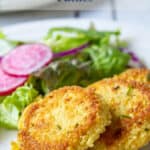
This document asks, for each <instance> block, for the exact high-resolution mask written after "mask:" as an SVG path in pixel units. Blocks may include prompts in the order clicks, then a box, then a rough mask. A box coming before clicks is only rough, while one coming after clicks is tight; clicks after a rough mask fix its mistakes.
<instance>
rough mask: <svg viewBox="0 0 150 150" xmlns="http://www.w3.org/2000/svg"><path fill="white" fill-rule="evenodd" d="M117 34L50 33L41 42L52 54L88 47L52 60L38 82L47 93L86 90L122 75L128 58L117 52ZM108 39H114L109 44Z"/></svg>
mask: <svg viewBox="0 0 150 150" xmlns="http://www.w3.org/2000/svg"><path fill="white" fill-rule="evenodd" d="M119 34H120V33H119V31H114V32H99V31H96V30H94V29H92V30H91V29H90V30H82V29H77V28H67V27H62V28H52V29H50V31H49V32H48V35H47V36H46V37H45V39H44V42H45V43H46V44H48V45H49V46H50V47H51V48H52V50H53V51H54V52H62V51H65V50H66V49H67V50H68V49H72V48H73V47H77V46H79V45H81V44H85V42H90V46H89V47H88V48H85V49H84V50H82V51H80V52H78V53H77V54H74V55H67V56H66V57H61V58H58V59H56V60H54V61H53V63H51V64H50V65H49V66H48V67H47V68H45V69H44V70H43V71H42V72H41V74H40V75H39V76H40V78H41V79H43V80H46V83H47V85H48V87H49V90H52V89H55V88H59V87H61V86H64V85H80V86H87V85H89V84H91V83H93V82H95V81H97V80H100V79H102V78H105V77H111V76H113V75H114V74H118V73H120V72H122V71H124V70H125V69H126V68H127V65H128V62H129V60H130V55H128V54H127V53H123V52H122V51H120V49H119V46H120V43H121V42H120V40H119ZM112 38H114V39H115V40H113V42H112ZM83 41H84V42H83Z"/></svg>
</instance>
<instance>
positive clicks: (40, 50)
mask: <svg viewBox="0 0 150 150" xmlns="http://www.w3.org/2000/svg"><path fill="white" fill-rule="evenodd" d="M52 57H53V54H52V52H51V50H50V49H49V47H47V46H46V45H44V44H26V45H22V46H19V47H17V48H15V49H14V50H13V51H12V52H10V53H9V54H8V55H6V56H5V57H4V58H3V59H2V68H3V70H4V71H5V72H6V73H8V74H10V75H15V76H26V75H29V74H31V73H33V72H35V71H37V70H38V69H40V68H42V67H43V66H45V65H46V64H48V63H49V62H50V61H51V59H52Z"/></svg>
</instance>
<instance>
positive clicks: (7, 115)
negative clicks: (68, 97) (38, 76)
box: [0, 85, 38, 129]
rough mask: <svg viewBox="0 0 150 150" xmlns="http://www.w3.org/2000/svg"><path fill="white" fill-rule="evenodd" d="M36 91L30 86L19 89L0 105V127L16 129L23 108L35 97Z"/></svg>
mask: <svg viewBox="0 0 150 150" xmlns="http://www.w3.org/2000/svg"><path fill="white" fill-rule="evenodd" d="M37 95H38V91H37V90H35V89H34V88H33V87H32V86H27V85H24V86H22V87H19V88H18V89H17V90H16V91H15V92H13V93H12V94H11V95H10V96H6V97H5V99H4V100H3V102H2V103H1V104H0V127H4V128H10V129H16V128H17V123H18V120H19V117H20V115H21V113H22V111H23V110H24V108H25V107H26V106H27V105H29V104H30V103H31V102H33V101H34V99H35V98H36V97H37Z"/></svg>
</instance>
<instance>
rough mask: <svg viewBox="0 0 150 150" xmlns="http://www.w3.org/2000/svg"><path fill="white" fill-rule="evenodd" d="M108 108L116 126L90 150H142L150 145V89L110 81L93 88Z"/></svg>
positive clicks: (132, 83) (139, 85)
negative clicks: (140, 149) (141, 149)
mask: <svg viewBox="0 0 150 150" xmlns="http://www.w3.org/2000/svg"><path fill="white" fill-rule="evenodd" d="M91 87H92V88H94V89H95V90H96V93H97V94H98V95H100V96H101V97H102V99H103V100H104V101H105V102H106V103H107V104H108V106H109V108H110V111H111V114H112V123H111V125H110V126H108V127H107V129H106V131H105V132H104V133H103V134H102V135H101V137H100V138H99V140H98V141H97V142H96V143H95V146H94V148H92V149H90V150H138V149H139V148H141V147H142V146H144V145H145V144H147V143H148V142H149V141H150V88H149V87H148V86H146V85H145V84H140V83H137V82H131V81H130V82H127V81H123V80H116V79H106V80H103V81H100V82H97V83H95V84H93V85H91V86H90V88H91Z"/></svg>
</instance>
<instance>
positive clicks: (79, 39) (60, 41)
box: [44, 27, 119, 52]
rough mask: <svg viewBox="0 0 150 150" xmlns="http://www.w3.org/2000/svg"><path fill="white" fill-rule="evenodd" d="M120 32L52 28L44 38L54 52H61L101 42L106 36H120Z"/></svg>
mask: <svg viewBox="0 0 150 150" xmlns="http://www.w3.org/2000/svg"><path fill="white" fill-rule="evenodd" d="M118 34H119V31H115V32H108V31H104V32H99V31H96V30H94V29H90V30H83V29H78V28H71V27H60V28H51V29H50V30H49V32H48V34H47V36H46V37H45V38H44V43H45V44H47V45H49V46H50V47H51V48H52V50H53V52H60V51H64V50H69V49H72V48H76V47H79V46H81V45H82V44H85V43H87V42H89V41H91V42H97V41H98V42H99V40H101V39H102V38H103V37H105V36H106V35H108V36H109V35H118Z"/></svg>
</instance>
